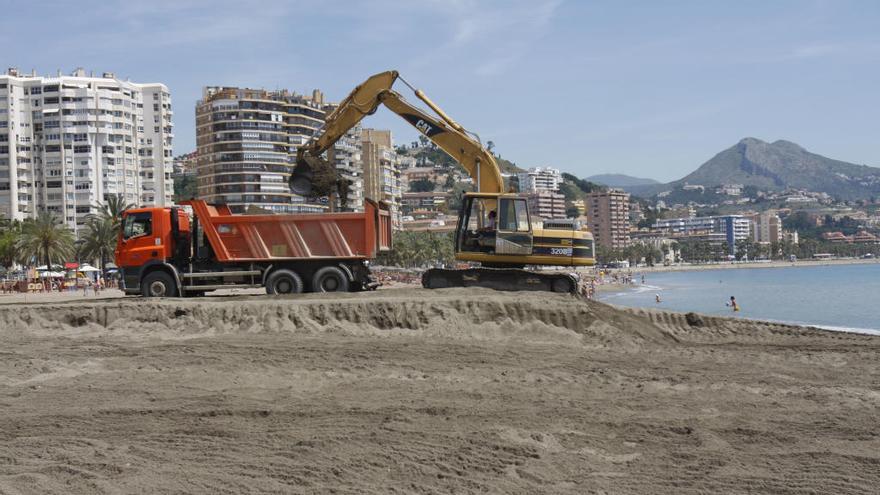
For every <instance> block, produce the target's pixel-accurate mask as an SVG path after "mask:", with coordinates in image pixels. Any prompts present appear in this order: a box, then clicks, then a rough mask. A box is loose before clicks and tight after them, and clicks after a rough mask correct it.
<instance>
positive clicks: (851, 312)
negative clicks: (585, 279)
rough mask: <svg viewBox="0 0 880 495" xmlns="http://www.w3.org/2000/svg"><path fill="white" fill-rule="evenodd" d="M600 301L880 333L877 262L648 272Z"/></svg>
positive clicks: (879, 275) (639, 275)
mask: <svg viewBox="0 0 880 495" xmlns="http://www.w3.org/2000/svg"><path fill="white" fill-rule="evenodd" d="M633 273H634V274H636V277H635V278H636V282H641V274H640V273H639V272H638V271H637V270H633ZM658 294H659V295H660V302H659V303H657V302H656V296H657V295H658ZM730 296H734V297H736V301H737V303H738V304H739V308H740V310H739V311H733V309H732V308H731V307H730V306H729V305H727V303H729V301H730ZM599 300H601V301H604V302H607V303H611V304H616V305H620V306H630V307H639V308H656V309H667V310H672V311H681V312H688V311H693V312H696V313H704V314H712V315H720V316H733V317H736V318H749V319H754V320H771V321H776V322H783V323H793V324H798V325H812V326H817V327H822V328H827V329H829V330H840V331H849V332H859V333H868V334H875V335H880V263H870V264H854V265H825V266H797V265H795V266H792V267H780V268H747V269H720V270H699V271H697V270H695V271H682V272H660V273H650V272H648V273H645V283H644V284H641V283H637V284H636V285H634V286H633V287H632V288H631V289H626V290H622V291H620V292H610V293H600V294H599Z"/></svg>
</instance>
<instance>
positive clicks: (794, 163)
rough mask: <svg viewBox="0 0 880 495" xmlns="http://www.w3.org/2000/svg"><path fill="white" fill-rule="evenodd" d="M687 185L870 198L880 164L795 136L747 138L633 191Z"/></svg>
mask: <svg viewBox="0 0 880 495" xmlns="http://www.w3.org/2000/svg"><path fill="white" fill-rule="evenodd" d="M684 184H691V185H703V186H706V187H714V186H717V185H719V184H743V185H746V186H755V187H757V188H758V189H761V190H765V191H780V190H783V189H787V188H796V189H807V190H809V191H816V192H824V193H827V194H829V195H831V196H836V197H839V198H842V199H850V200H851V199H866V198H869V197H871V196H880V168H876V167H869V166H867V165H856V164H854V163H848V162H844V161H840V160H834V159H831V158H827V157H824V156H822V155H817V154H815V153H811V152H809V151H807V150H805V149H804V148H802V147H801V146H799V145H797V144H795V143H792V142H790V141H783V140H780V141H774V142H772V143H767V142H764V141H761V140H760V139H756V138H745V139H743V140H741V141H740V142H738V143H737V144H735V145H733V146H731V147H730V148H727V149H726V150H724V151H722V152H721V153H718V154H717V155H715V156H714V157H712V158H711V159H710V160H709V161H707V162H706V163H704V164H702V165H700V167H699V168H698V169H697V170H695V171H693V172H692V173H690V174H689V175H687V176H685V177H683V178H681V179H679V180H677V181H674V182H670V183H669V184H664V185H660V186H637V187H635V188H633V191H631V192H633V193H634V194H641V195H652V194H656V193H658V192H661V191H669V190H673V189H675V188H676V187H680V186H682V185H684Z"/></svg>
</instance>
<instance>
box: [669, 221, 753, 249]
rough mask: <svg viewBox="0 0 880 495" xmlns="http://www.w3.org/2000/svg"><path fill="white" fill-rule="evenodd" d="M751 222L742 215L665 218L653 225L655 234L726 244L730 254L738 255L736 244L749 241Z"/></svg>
mask: <svg viewBox="0 0 880 495" xmlns="http://www.w3.org/2000/svg"><path fill="white" fill-rule="evenodd" d="M751 223H752V222H751V221H750V220H749V219H748V218H746V217H744V216H742V215H722V216H714V217H694V218H664V219H660V220H657V222H656V223H654V225H653V229H654V231H655V232H658V233H662V234H665V235H668V236H670V237H672V238H675V239H681V240H688V239H691V240H701V241H708V242H710V243H713V244H721V243H726V244H727V248H728V253H729V254H730V255H735V254H736V243H737V242H739V241H745V240H748V239H749V236H750V235H751V231H752V227H751Z"/></svg>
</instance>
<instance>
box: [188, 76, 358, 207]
mask: <svg viewBox="0 0 880 495" xmlns="http://www.w3.org/2000/svg"><path fill="white" fill-rule="evenodd" d="M332 109H333V106H332V105H330V104H327V103H325V102H324V95H323V94H322V93H321V92H320V91H318V90H315V91H313V92H312V94H311V96H304V95H300V94H297V93H294V92H290V91H287V90H281V91H266V90H262V89H247V88H227V87H207V88H205V89H204V94H203V98H202V100H201V101H199V102H198V103H197V104H196V143H197V145H198V155H197V156H198V162H197V163H198V166H197V177H198V192H199V197H200V198H201V199H205V200H207V201H208V202H211V203H222V204H227V205H229V207H230V209H231V210H232V211H233V212H235V213H243V212H246V211H247V210H248V209H249V208H251V207H256V208H258V209H259V210H268V211H273V212H277V213H319V212H322V211H325V210H326V205H322V204H315V203H308V202H307V201H306V200H305V199H304V198H302V197H300V196H298V195H296V194H293V193H292V192H290V189H289V187H288V185H287V181H288V178H289V177H290V172H291V170H292V169H293V165H294V162H295V160H296V151H297V148H298V147H299V146H301V145H303V144H305V143H306V142H307V141H308V140H309V138H311V137H312V136H314V135H315V134H316V133H317V132H318V130H319V129H320V128H321V126H322V125H323V124H324V119H325V117H326V115H327V114H329V112H331V111H332ZM359 133H360V130H359V128H357V129H352V130H351V131H350V132H349V133H347V134H346V135H345V136H343V137H342V138H341V139H340V140H339V142H337V143H336V145H335V146H334V147H333V149H331V150H330V152H329V153H328V157H327V158H328V159H329V160H331V161H332V162H333V163H335V164H336V166H337V168H338V169H339V171H340V173H341V174H342V175H343V176H344V177H345V178H347V179H349V180H351V183H352V185H351V188H350V189H349V197H348V199H349V205H350V206H352V207H361V208H362V207H363V177H362V165H361V154H360V139H359V137H360V134H359Z"/></svg>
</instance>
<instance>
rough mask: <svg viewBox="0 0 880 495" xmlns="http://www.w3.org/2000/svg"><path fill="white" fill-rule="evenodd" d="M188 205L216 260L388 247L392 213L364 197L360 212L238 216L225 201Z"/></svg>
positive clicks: (334, 254)
mask: <svg viewBox="0 0 880 495" xmlns="http://www.w3.org/2000/svg"><path fill="white" fill-rule="evenodd" d="M182 204H184V205H190V206H191V207H192V209H193V213H194V214H195V217H196V219H198V222H199V229H200V230H204V232H205V235H206V236H207V238H208V241H209V242H210V244H211V247H212V248H213V249H214V254H215V256H216V258H217V261H219V262H224V263H225V262H238V261H266V260H291V259H315V258H339V259H372V258H374V257H375V256H376V254H377V253H378V252H380V251H386V250H388V249H390V248H391V216H390V213H389V211H388V208H387V207H385V206H384V205H383V204H380V203H375V202H373V201H370V200H367V201H366V202H365V204H364V211H363V212H362V213H324V214H321V213H317V214H297V215H271V214H270V215H236V214H233V213H232V212H231V211H230V210H229V208H228V207H227V206H226V205H209V204H207V203H206V202H205V201H202V200H190V201H184V202H183V203H182Z"/></svg>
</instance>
